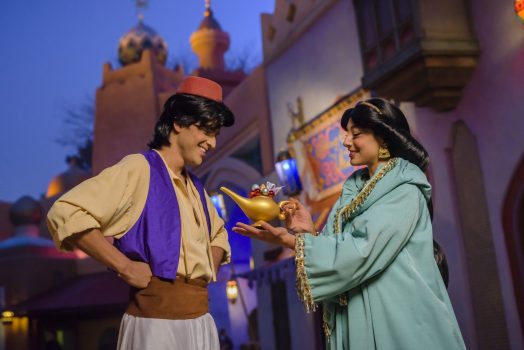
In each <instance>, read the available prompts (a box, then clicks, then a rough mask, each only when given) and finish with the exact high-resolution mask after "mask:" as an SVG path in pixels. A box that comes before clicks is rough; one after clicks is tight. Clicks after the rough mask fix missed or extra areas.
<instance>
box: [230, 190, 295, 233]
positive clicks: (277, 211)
mask: <svg viewBox="0 0 524 350" xmlns="http://www.w3.org/2000/svg"><path fill="white" fill-rule="evenodd" d="M280 189H281V187H275V185H274V184H272V183H271V182H267V185H264V184H262V185H260V186H259V185H253V186H252V187H251V192H250V193H249V198H246V197H243V196H241V195H239V194H237V193H235V192H233V191H231V190H230V189H229V188H227V187H224V186H222V187H220V190H221V191H222V192H224V193H225V194H227V195H228V196H229V197H231V199H232V200H234V201H235V203H237V204H238V206H239V207H240V209H242V211H243V212H244V214H246V216H247V217H248V218H250V219H251V220H253V221H254V223H253V224H252V225H251V226H255V227H260V222H261V221H272V220H275V219H276V218H278V219H280V220H282V221H283V220H285V219H286V217H285V215H284V214H283V213H282V207H283V206H284V205H286V204H290V203H292V202H290V201H281V202H279V203H276V202H275V201H274V200H273V196H275V195H276V194H277V193H278V191H279V190H280Z"/></svg>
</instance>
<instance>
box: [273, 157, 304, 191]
mask: <svg viewBox="0 0 524 350" xmlns="http://www.w3.org/2000/svg"><path fill="white" fill-rule="evenodd" d="M275 170H276V172H277V175H278V178H279V180H280V184H281V185H282V186H284V188H283V189H282V190H283V191H284V193H285V194H286V195H288V196H296V195H298V194H299V193H300V192H301V191H302V183H301V182H300V175H299V173H298V169H297V163H296V161H295V158H292V157H291V155H290V154H289V152H288V151H282V152H280V153H279V154H278V156H277V163H276V164H275Z"/></svg>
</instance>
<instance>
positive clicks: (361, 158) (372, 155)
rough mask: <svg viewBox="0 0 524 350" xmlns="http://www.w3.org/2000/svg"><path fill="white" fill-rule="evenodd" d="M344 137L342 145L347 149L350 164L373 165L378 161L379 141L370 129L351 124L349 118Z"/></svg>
mask: <svg viewBox="0 0 524 350" xmlns="http://www.w3.org/2000/svg"><path fill="white" fill-rule="evenodd" d="M347 130H348V131H347V133H346V136H345V137H344V142H343V144H344V147H346V148H347V149H348V151H349V159H350V162H351V165H353V166H357V165H367V166H368V167H373V165H375V164H377V163H378V149H379V147H380V143H379V141H378V140H377V139H376V138H375V135H373V133H372V132H371V131H370V130H367V129H362V128H359V127H357V126H355V125H354V124H353V121H352V120H351V119H350V120H349V122H348V125H347Z"/></svg>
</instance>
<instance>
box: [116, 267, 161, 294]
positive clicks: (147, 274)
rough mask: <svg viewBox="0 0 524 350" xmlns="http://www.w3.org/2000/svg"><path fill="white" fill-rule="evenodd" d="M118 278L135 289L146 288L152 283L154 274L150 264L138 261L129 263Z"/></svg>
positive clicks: (119, 273)
mask: <svg viewBox="0 0 524 350" xmlns="http://www.w3.org/2000/svg"><path fill="white" fill-rule="evenodd" d="M118 277H120V278H122V279H123V280H124V281H125V282H126V283H127V284H129V285H130V286H133V287H135V288H140V289H143V288H146V287H147V286H148V284H149V282H151V277H153V273H152V272H151V268H150V267H149V265H148V264H146V263H143V262H138V261H129V263H128V264H127V265H126V266H125V267H124V268H123V269H122V270H121V271H119V272H118Z"/></svg>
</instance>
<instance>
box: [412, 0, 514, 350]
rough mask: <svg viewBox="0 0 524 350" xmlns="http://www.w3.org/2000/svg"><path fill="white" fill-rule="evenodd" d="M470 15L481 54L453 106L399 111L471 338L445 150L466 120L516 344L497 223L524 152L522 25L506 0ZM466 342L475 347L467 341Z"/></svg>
mask: <svg viewBox="0 0 524 350" xmlns="http://www.w3.org/2000/svg"><path fill="white" fill-rule="evenodd" d="M471 14H472V18H473V27H474V31H475V33H476V35H477V39H478V41H479V44H480V47H481V50H482V53H481V56H480V60H479V63H478V66H477V69H476V71H475V73H474V74H473V77H472V79H471V80H470V82H469V84H468V85H467V86H466V88H465V90H464V95H463V97H462V100H461V101H460V103H459V105H458V107H457V108H456V110H454V111H452V112H448V113H437V112H435V111H433V110H431V109H427V108H414V107H413V106H412V105H410V104H403V106H402V109H403V110H404V111H405V112H406V113H407V114H409V115H410V119H411V121H412V123H411V124H412V126H415V131H416V133H417V136H418V137H419V139H420V140H421V141H422V142H423V144H424V145H425V146H426V148H427V149H428V151H429V153H430V156H431V161H432V175H433V180H434V186H435V202H434V204H435V213H436V217H435V220H434V232H435V236H436V238H437V239H438V240H439V241H440V242H442V244H443V246H444V249H445V250H446V254H447V255H448V260H449V264H450V268H451V276H450V277H451V282H450V288H449V291H450V295H451V297H452V300H453V301H454V303H453V304H454V307H455V310H456V313H457V316H458V317H459V320H460V323H461V326H462V328H463V332H465V333H466V334H465V336H466V337H467V338H469V339H470V340H471V341H473V337H474V329H473V317H474V316H473V314H472V312H471V306H470V305H468V281H467V278H465V277H466V273H465V272H466V270H465V259H466V257H465V256H464V251H463V247H462V243H461V238H460V234H461V232H460V221H459V220H460V218H459V217H458V216H457V215H458V214H457V205H456V198H455V191H454V188H453V178H452V172H451V170H450V163H449V153H448V152H449V148H450V147H451V133H452V125H453V123H454V122H456V121H457V120H459V119H462V120H464V122H465V123H466V125H467V126H468V128H469V129H470V130H471V132H472V133H473V134H474V135H475V137H476V139H477V144H478V148H479V152H480V154H481V166H482V174H479V176H483V179H484V183H485V192H486V197H487V202H488V203H487V205H488V209H489V220H490V225H491V230H492V234H493V242H494V246H495V252H496V256H497V264H498V273H499V277H500V284H501V291H502V296H503V303H504V308H505V313H506V322H507V327H508V334H509V338H510V342H511V348H512V349H521V348H523V346H524V345H523V341H522V334H521V331H520V329H521V328H520V324H519V318H518V314H517V309H516V304H515V298H516V296H515V295H514V293H513V285H512V280H511V276H510V267H509V262H508V253H507V247H506V243H505V240H504V232H503V228H502V208H503V202H504V197H505V193H506V190H507V187H508V185H509V181H510V179H511V176H512V175H513V172H514V171H515V170H516V166H517V164H518V162H519V160H520V159H521V157H522V156H523V154H524V119H523V118H522V115H523V114H524V105H523V104H522V100H523V97H524V90H523V89H522V78H523V77H524V28H523V27H522V25H521V24H520V23H519V22H518V20H517V19H516V17H515V14H514V11H513V7H512V6H511V4H507V3H505V2H496V1H489V0H475V1H471ZM472 195H473V196H474V195H475V194H472ZM490 282H491V281H486V283H490ZM471 345H473V346H475V345H476V344H474V343H473V342H472V343H471Z"/></svg>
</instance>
